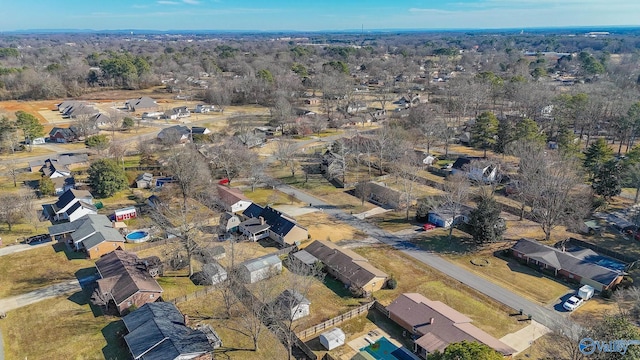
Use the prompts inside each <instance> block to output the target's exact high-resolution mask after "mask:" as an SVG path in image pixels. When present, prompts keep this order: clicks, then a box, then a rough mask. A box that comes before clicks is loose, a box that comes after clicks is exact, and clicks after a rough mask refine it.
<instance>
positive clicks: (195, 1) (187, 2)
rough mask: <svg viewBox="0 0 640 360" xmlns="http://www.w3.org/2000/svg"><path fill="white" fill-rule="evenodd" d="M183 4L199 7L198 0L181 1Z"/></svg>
mask: <svg viewBox="0 0 640 360" xmlns="http://www.w3.org/2000/svg"><path fill="white" fill-rule="evenodd" d="M182 2H183V3H185V4H189V5H199V4H200V1H198V0H182Z"/></svg>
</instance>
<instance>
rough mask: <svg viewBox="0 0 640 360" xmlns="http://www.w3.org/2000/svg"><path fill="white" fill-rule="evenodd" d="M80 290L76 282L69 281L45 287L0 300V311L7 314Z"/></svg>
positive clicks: (78, 283)
mask: <svg viewBox="0 0 640 360" xmlns="http://www.w3.org/2000/svg"><path fill="white" fill-rule="evenodd" d="M81 289H82V288H81V286H80V282H78V280H71V281H67V282H63V283H59V284H54V285H50V286H46V287H43V288H41V289H38V290H34V291H31V292H28V293H26V294H21V295H16V296H12V297H8V298H4V299H0V311H4V312H9V311H11V310H15V309H18V308H21V307H23V306H27V305H31V304H34V303H37V302H39V301H42V300H45V299H49V298H53V297H56V296H60V295H64V294H68V293H70V292H73V291H78V290H81ZM9 316H11V314H9Z"/></svg>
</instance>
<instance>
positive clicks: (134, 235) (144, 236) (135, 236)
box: [125, 231, 149, 242]
mask: <svg viewBox="0 0 640 360" xmlns="http://www.w3.org/2000/svg"><path fill="white" fill-rule="evenodd" d="M125 237H126V238H127V240H129V241H131V242H143V241H147V240H149V233H148V232H146V231H134V232H131V233H129V234H127V236H125Z"/></svg>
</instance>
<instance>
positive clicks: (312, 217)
mask: <svg viewBox="0 0 640 360" xmlns="http://www.w3.org/2000/svg"><path fill="white" fill-rule="evenodd" d="M296 220H297V221H298V223H300V225H302V226H304V227H306V228H307V230H309V235H311V240H328V239H329V240H331V241H333V242H338V241H342V240H351V239H360V238H363V237H365V234H363V233H362V232H361V231H360V230H358V229H356V228H354V227H352V226H349V225H347V224H345V223H343V222H341V221H337V220H335V219H333V218H332V217H331V216H329V215H327V214H325V213H321V212H314V213H311V214H306V215H302V216H298V217H297V218H296Z"/></svg>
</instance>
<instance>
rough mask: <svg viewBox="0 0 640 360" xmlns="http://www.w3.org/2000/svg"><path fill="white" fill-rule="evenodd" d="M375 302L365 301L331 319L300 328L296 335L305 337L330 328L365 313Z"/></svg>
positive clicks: (301, 337)
mask: <svg viewBox="0 0 640 360" xmlns="http://www.w3.org/2000/svg"><path fill="white" fill-rule="evenodd" d="M375 303H376V301H372V302H369V303H366V304H364V305H362V306H360V307H357V308H355V309H353V310H350V311H348V312H346V313H344V314H341V315H338V316H336V317H334V318H333V319H329V320H327V321H325V322H323V323H320V324H318V325H314V326H312V327H310V328H308V329H306V330H302V331H299V332H297V333H296V336H298V338H300V339H305V338H308V337H310V336H313V335H315V334H317V333H319V332H321V331H323V330H325V329H327V328H330V327H332V326H335V325H338V324H341V323H343V322H345V321H347V320H349V319H352V318H354V317H357V316H360V315H362V314H366V313H367V312H368V311H369V309H371V307H372V306H374V304H375Z"/></svg>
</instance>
